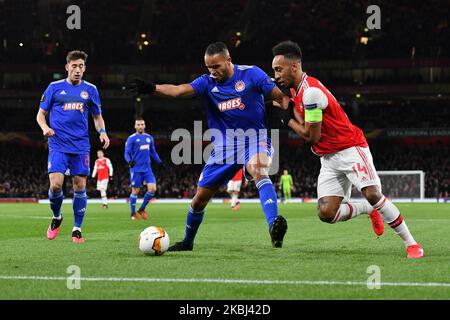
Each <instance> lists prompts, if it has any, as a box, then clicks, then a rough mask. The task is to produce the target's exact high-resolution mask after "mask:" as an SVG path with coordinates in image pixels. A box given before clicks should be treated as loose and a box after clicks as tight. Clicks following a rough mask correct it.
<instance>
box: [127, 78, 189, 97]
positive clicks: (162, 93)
mask: <svg viewBox="0 0 450 320" xmlns="http://www.w3.org/2000/svg"><path fill="white" fill-rule="evenodd" d="M129 90H130V91H131V92H133V93H134V94H154V95H156V96H158V97H164V98H192V97H194V96H195V91H194V88H193V87H192V86H191V85H190V84H188V83H184V84H180V85H173V84H155V83H153V82H149V81H145V80H142V79H135V80H134V81H133V82H132V83H131V84H130V86H129Z"/></svg>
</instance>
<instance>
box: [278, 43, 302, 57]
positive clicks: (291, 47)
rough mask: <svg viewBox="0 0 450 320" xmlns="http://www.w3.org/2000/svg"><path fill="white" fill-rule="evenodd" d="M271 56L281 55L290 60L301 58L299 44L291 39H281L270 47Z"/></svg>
mask: <svg viewBox="0 0 450 320" xmlns="http://www.w3.org/2000/svg"><path fill="white" fill-rule="evenodd" d="M272 54H273V56H278V55H282V56H284V57H285V58H288V59H292V60H299V61H300V60H302V49H300V46H299V45H298V44H297V43H296V42H293V41H291V40H288V41H283V42H280V43H279V44H277V45H276V46H274V47H273V48H272Z"/></svg>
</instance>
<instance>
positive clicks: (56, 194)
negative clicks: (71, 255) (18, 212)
mask: <svg viewBox="0 0 450 320" xmlns="http://www.w3.org/2000/svg"><path fill="white" fill-rule="evenodd" d="M49 180H50V189H49V191H48V196H49V200H50V208H51V209H52V212H53V218H52V222H51V223H50V226H49V227H48V229H47V239H49V240H53V239H55V238H56V236H57V235H58V233H59V230H60V228H61V223H62V220H63V217H62V215H61V206H62V201H63V192H62V185H63V183H64V174H62V173H60V172H52V173H50V174H49Z"/></svg>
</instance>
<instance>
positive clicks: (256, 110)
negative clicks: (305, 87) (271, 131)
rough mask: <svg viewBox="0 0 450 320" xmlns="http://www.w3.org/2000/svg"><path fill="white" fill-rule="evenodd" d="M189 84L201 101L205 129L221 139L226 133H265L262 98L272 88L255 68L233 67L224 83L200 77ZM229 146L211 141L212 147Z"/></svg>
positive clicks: (225, 142)
mask: <svg viewBox="0 0 450 320" xmlns="http://www.w3.org/2000/svg"><path fill="white" fill-rule="evenodd" d="M190 84H191V86H192V87H193V88H194V91H195V93H196V95H197V96H203V97H204V98H205V104H206V115H207V118H208V127H209V129H216V130H219V131H220V132H221V134H222V137H223V138H225V139H226V137H227V135H228V136H229V134H228V132H227V130H232V131H233V130H236V129H242V130H243V131H247V130H248V129H253V131H256V132H257V131H258V130H261V129H262V130H266V129H267V119H266V112H265V107H264V97H265V96H268V95H269V94H270V92H271V91H272V90H273V88H274V87H275V84H274V83H273V81H272V80H271V79H270V77H269V76H268V75H267V74H266V73H265V72H264V71H262V70H261V69H260V68H258V67H257V66H246V65H237V64H235V65H234V73H233V76H232V77H231V78H230V79H228V80H227V81H225V82H224V83H219V82H218V81H216V80H215V79H214V78H212V77H211V76H210V75H207V74H204V75H202V76H200V77H198V78H197V79H195V80H194V81H192V82H191V83H190ZM213 135H214V134H213ZM232 143H233V142H232V141H229V140H228V139H227V140H226V141H224V140H222V141H220V140H219V139H215V140H214V145H215V146H219V145H226V144H228V145H230V144H232ZM234 143H236V142H234Z"/></svg>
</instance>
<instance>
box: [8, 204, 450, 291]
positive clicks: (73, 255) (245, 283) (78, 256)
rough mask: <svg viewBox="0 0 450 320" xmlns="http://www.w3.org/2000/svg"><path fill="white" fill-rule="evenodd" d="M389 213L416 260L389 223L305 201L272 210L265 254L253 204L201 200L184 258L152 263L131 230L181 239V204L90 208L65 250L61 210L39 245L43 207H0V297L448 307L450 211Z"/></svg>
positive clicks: (427, 208) (417, 208) (264, 234)
mask: <svg viewBox="0 0 450 320" xmlns="http://www.w3.org/2000/svg"><path fill="white" fill-rule="evenodd" d="M398 206H399V208H400V210H401V211H402V214H403V216H404V218H405V220H406V222H407V224H408V226H409V228H410V230H411V232H412V233H413V235H414V236H415V238H416V240H417V241H419V242H420V243H421V244H422V245H423V247H424V250H425V255H426V257H425V258H423V259H420V260H409V259H406V252H405V249H404V247H403V243H402V242H401V241H400V239H399V238H398V237H397V236H396V235H395V234H394V232H393V231H392V230H391V229H390V228H389V227H388V226H386V229H385V234H384V235H383V236H382V237H380V238H377V237H376V236H375V234H374V233H373V232H372V229H371V224H370V220H369V219H368V218H367V216H364V215H363V216H359V217H357V218H356V219H352V220H351V221H347V222H344V223H338V224H335V225H330V224H326V223H323V222H321V221H320V220H319V219H318V218H317V216H316V212H315V205H314V204H285V205H282V204H280V206H279V209H280V213H281V214H283V215H284V216H285V217H286V219H287V221H288V226H289V228H288V232H287V234H286V237H285V241H284V246H283V248H281V249H274V248H272V246H271V243H270V236H269V233H268V230H267V225H266V222H265V219H264V215H263V213H262V210H261V208H260V206H259V205H258V204H246V203H243V204H242V205H241V209H240V210H239V211H238V212H232V211H231V210H230V209H229V206H228V205H226V204H210V205H209V206H208V207H207V211H206V214H205V218H204V220H203V224H202V225H201V227H200V230H199V233H198V235H197V239H196V243H195V246H194V251H192V252H175V253H174V252H168V253H165V254H164V255H162V256H160V257H149V256H143V255H142V254H141V252H140V251H139V250H138V247H137V238H138V235H139V233H140V232H141V231H142V230H143V229H144V228H146V227H147V226H150V225H157V226H162V227H164V228H165V229H166V231H167V232H168V233H169V236H170V239H171V243H174V242H175V241H178V240H180V239H181V238H182V237H183V235H184V225H185V217H186V211H187V208H188V205H185V204H157V203H151V204H149V206H148V211H149V212H150V218H149V220H147V221H144V220H139V221H131V220H129V207H128V206H127V205H125V204H113V205H110V208H109V209H107V210H104V209H101V208H100V205H99V204H89V205H88V212H87V215H86V218H85V221H84V225H83V235H84V237H85V239H86V243H84V244H74V243H71V242H70V235H71V229H72V223H73V213H72V207H71V205H64V206H63V215H64V218H65V219H64V222H63V225H62V229H61V232H60V234H59V235H58V237H57V238H56V239H55V240H53V241H49V240H47V239H46V230H47V227H48V224H49V222H50V217H51V214H50V209H49V206H48V205H44V204H41V205H39V204H2V205H0V248H1V249H0V288H1V290H0V299H132V300H136V299H169V300H175V299H194V300H197V299H202V300H203V299H205V300H208V299H244V300H245V299H269V300H272V299H286V300H300V299H449V298H450V246H449V245H448V244H449V243H450V232H449V230H450V228H449V227H450V206H449V205H448V204H399V205H398ZM71 265H76V266H78V267H79V268H80V277H81V282H80V289H68V287H67V277H68V276H70V275H71V274H69V273H67V268H68V267H69V266H71ZM369 266H377V267H379V270H380V276H381V278H380V280H381V288H380V289H369V288H368V287H367V280H368V279H369V277H371V276H373V274H372V273H371V272H368V267H369ZM369 270H370V269H369ZM20 277H25V278H20ZM136 278H140V279H136ZM133 279H134V280H133Z"/></svg>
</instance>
